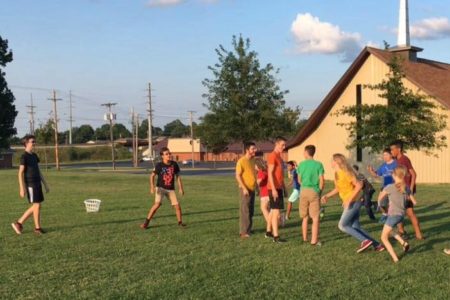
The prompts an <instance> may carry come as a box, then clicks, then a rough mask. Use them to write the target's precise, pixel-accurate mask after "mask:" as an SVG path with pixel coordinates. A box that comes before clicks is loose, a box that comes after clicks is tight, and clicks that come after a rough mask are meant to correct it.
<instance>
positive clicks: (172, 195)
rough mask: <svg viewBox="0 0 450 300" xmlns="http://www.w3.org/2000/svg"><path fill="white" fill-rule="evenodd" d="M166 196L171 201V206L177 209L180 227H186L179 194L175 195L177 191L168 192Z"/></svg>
mask: <svg viewBox="0 0 450 300" xmlns="http://www.w3.org/2000/svg"><path fill="white" fill-rule="evenodd" d="M166 195H167V197H168V198H169V200H170V204H171V205H172V207H173V208H174V209H175V214H176V216H177V221H178V225H182V226H185V225H184V224H183V212H182V210H181V205H180V203H179V202H178V199H177V194H176V193H175V191H167V193H166Z"/></svg>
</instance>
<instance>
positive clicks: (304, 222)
mask: <svg viewBox="0 0 450 300" xmlns="http://www.w3.org/2000/svg"><path fill="white" fill-rule="evenodd" d="M308 219H309V218H308V217H304V218H303V219H302V237H303V241H304V242H307V241H308Z"/></svg>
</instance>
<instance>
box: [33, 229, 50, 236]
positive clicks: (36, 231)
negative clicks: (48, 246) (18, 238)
mask: <svg viewBox="0 0 450 300" xmlns="http://www.w3.org/2000/svg"><path fill="white" fill-rule="evenodd" d="M34 233H35V234H36V235H43V234H45V233H47V231H45V230H43V229H42V228H35V229H34Z"/></svg>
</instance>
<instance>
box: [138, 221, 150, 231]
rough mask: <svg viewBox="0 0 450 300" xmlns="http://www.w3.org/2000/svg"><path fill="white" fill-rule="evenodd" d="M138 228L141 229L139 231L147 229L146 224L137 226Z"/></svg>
mask: <svg viewBox="0 0 450 300" xmlns="http://www.w3.org/2000/svg"><path fill="white" fill-rule="evenodd" d="M139 227H141V229H144V230H145V229H148V224H145V223H142V224H141V225H139Z"/></svg>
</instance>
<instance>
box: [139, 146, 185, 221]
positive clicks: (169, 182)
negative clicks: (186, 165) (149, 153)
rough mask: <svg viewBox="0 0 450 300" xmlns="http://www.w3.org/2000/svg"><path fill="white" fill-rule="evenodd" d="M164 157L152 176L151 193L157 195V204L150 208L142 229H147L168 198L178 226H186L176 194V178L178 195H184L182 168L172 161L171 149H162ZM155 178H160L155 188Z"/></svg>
mask: <svg viewBox="0 0 450 300" xmlns="http://www.w3.org/2000/svg"><path fill="white" fill-rule="evenodd" d="M159 154H160V155H161V157H162V162H160V163H157V164H156V166H155V169H154V170H153V172H152V174H151V175H150V193H151V194H155V191H156V194H155V204H153V206H152V207H151V208H150V211H149V212H148V215H147V218H146V219H145V221H144V223H143V224H141V228H142V229H147V228H148V224H149V223H150V220H151V219H152V218H153V216H154V215H155V213H156V211H157V210H158V209H159V208H160V207H161V201H162V199H163V198H164V196H166V197H167V198H169V199H170V203H171V204H172V206H173V207H174V208H175V212H176V215H177V220H178V225H179V226H180V227H184V226H186V225H185V224H184V223H183V221H182V213H181V206H180V204H179V203H178V200H177V195H176V194H175V178H176V179H177V183H178V193H179V194H180V196H182V195H184V190H183V183H182V182H181V177H180V175H179V173H180V167H179V166H178V164H177V163H176V162H175V161H173V160H170V151H169V148H166V147H164V148H162V149H161V152H160V153H159ZM155 176H158V178H157V181H156V188H155Z"/></svg>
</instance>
